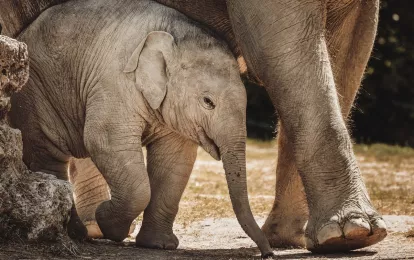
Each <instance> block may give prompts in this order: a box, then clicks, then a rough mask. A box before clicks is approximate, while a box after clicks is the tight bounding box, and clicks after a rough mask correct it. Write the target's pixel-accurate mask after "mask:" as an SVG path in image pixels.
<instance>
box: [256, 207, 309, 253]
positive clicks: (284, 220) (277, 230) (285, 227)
mask: <svg viewBox="0 0 414 260" xmlns="http://www.w3.org/2000/svg"><path fill="white" fill-rule="evenodd" d="M275 211H276V212H277V209H276V210H275ZM307 219H308V214H303V215H301V216H298V215H297V214H295V215H294V216H289V215H281V214H272V213H270V215H269V217H268V218H267V220H266V222H265V224H264V225H263V227H262V230H263V232H264V233H265V235H266V237H267V239H268V240H269V243H270V246H272V247H277V248H298V247H302V248H303V247H305V238H304V235H305V224H306V221H307Z"/></svg>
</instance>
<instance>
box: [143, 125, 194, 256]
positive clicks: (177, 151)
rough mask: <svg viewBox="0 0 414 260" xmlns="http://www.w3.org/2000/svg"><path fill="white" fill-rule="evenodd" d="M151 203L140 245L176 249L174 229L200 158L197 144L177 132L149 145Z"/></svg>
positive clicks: (147, 210)
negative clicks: (194, 167)
mask: <svg viewBox="0 0 414 260" xmlns="http://www.w3.org/2000/svg"><path fill="white" fill-rule="evenodd" d="M147 149H148V173H149V176H150V183H151V193H152V194H151V201H150V204H149V206H148V207H147V208H146V209H145V212H144V220H143V223H142V227H141V230H140V231H139V234H138V236H137V239H136V243H137V245H138V246H142V247H149V248H161V249H176V248H177V246H178V239H177V237H176V236H175V235H174V233H173V230H172V227H173V222H174V219H175V216H176V215H177V212H178V204H179V202H180V199H181V195H182V194H183V192H184V189H185V186H186V185H187V182H188V178H189V176H190V173H191V171H192V169H193V165H194V161H195V159H196V156H197V145H196V144H195V143H193V142H191V141H188V140H185V139H183V138H182V137H180V136H178V135H177V134H175V133H171V134H168V135H166V136H164V137H162V138H161V139H159V140H157V141H156V142H154V143H152V144H150V145H148V146H147Z"/></svg>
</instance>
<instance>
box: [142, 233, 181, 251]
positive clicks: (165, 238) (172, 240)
mask: <svg viewBox="0 0 414 260" xmlns="http://www.w3.org/2000/svg"><path fill="white" fill-rule="evenodd" d="M178 244H179V242H178V238H177V237H176V235H174V233H173V232H146V231H145V230H140V232H139V234H138V236H137V238H136V245H137V246H138V247H146V248H155V249H167V250H174V249H177V247H178Z"/></svg>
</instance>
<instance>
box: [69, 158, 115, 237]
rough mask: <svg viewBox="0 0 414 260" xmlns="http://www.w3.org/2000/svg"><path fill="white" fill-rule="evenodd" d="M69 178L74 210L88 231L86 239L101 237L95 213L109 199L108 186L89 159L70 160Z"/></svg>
mask: <svg viewBox="0 0 414 260" xmlns="http://www.w3.org/2000/svg"><path fill="white" fill-rule="evenodd" d="M69 177H70V182H71V183H72V185H73V197H74V200H75V205H76V210H77V212H78V215H79V218H80V219H81V221H82V222H83V224H84V225H85V226H86V229H87V230H88V237H90V238H101V237H103V234H102V232H101V230H100V229H99V226H98V223H96V219H95V211H96V208H97V207H98V206H99V204H101V203H102V202H104V201H107V200H110V199H111V195H110V193H109V187H108V184H107V183H106V181H105V179H104V178H103V176H102V174H101V173H100V172H99V170H98V169H97V168H96V166H95V164H94V163H93V162H92V161H91V159H90V158H86V159H71V161H70V165H69Z"/></svg>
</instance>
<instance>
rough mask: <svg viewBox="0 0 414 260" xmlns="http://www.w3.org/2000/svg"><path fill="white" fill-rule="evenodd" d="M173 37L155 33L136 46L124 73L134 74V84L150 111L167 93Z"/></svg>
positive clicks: (158, 105) (165, 33) (163, 33)
mask: <svg viewBox="0 0 414 260" xmlns="http://www.w3.org/2000/svg"><path fill="white" fill-rule="evenodd" d="M174 47H175V43H174V37H173V36H172V35H171V34H169V33H167V32H160V31H155V32H151V33H149V34H148V35H147V37H146V38H145V39H144V40H143V41H142V42H141V43H140V44H139V45H138V47H137V48H136V49H135V51H134V53H133V54H132V56H131V57H130V58H129V60H128V63H127V65H126V66H125V69H124V72H125V73H131V72H135V84H136V86H137V88H138V89H139V90H140V91H141V92H142V94H143V95H144V97H145V99H146V100H147V102H148V103H149V105H150V106H151V108H152V109H158V108H159V107H160V105H161V103H162V101H163V100H164V98H165V94H166V93H167V82H168V75H167V67H168V63H169V62H170V61H171V59H172V58H173V51H174Z"/></svg>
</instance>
